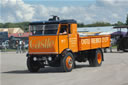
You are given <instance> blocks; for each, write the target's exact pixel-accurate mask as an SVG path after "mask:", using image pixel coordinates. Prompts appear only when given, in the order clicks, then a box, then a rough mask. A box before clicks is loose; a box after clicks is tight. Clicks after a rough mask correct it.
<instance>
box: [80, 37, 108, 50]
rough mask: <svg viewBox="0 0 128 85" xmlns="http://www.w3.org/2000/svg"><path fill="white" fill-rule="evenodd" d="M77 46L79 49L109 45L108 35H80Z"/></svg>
mask: <svg viewBox="0 0 128 85" xmlns="http://www.w3.org/2000/svg"><path fill="white" fill-rule="evenodd" d="M78 47H79V51H83V50H89V49H96V48H105V47H110V35H99V36H88V37H80V38H79V46H78Z"/></svg>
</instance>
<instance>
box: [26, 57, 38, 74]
mask: <svg viewBox="0 0 128 85" xmlns="http://www.w3.org/2000/svg"><path fill="white" fill-rule="evenodd" d="M27 67H28V70H29V71H30V72H38V70H39V69H40V63H39V62H37V61H34V60H33V57H28V58H27Z"/></svg>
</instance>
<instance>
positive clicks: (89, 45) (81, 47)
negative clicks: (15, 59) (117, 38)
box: [27, 17, 110, 72]
mask: <svg viewBox="0 0 128 85" xmlns="http://www.w3.org/2000/svg"><path fill="white" fill-rule="evenodd" d="M29 29H30V32H31V35H30V36H29V49H28V54H27V67H28V70H29V71H30V72H38V71H39V69H40V68H44V67H45V66H47V65H48V66H52V67H60V68H61V70H62V71H64V72H70V71H72V69H73V68H74V67H75V66H76V63H75V61H78V62H86V61H89V65H90V66H93V67H97V66H101V64H102V61H104V57H103V52H102V48H107V47H109V46H110V35H81V33H78V32H77V22H76V21H75V20H59V19H58V18H57V17H53V19H49V20H48V21H42V22H41V21H40V22H31V23H30V26H29Z"/></svg>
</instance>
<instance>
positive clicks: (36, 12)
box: [0, 0, 128, 23]
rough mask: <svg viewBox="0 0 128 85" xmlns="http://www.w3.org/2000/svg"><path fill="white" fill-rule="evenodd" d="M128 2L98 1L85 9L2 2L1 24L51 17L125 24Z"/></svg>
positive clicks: (15, 0) (116, 0) (21, 2)
mask: <svg viewBox="0 0 128 85" xmlns="http://www.w3.org/2000/svg"><path fill="white" fill-rule="evenodd" d="M126 2H128V0H97V3H96V4H91V5H89V6H85V7H83V6H82V7H80V6H79V7H77V6H63V7H60V8H59V7H47V6H44V5H38V4H36V5H32V4H27V3H24V2H23V1H22V0H2V2H1V3H0V7H1V9H2V10H1V14H0V16H1V17H0V22H21V21H34V20H37V21H38V20H47V19H48V18H49V16H50V15H58V16H60V17H61V18H64V19H68V18H69V19H71V18H73V19H76V20H77V21H78V22H83V23H92V22H96V21H107V22H111V23H115V22H117V21H123V22H125V18H126V14H127V13H128V7H127V3H126Z"/></svg>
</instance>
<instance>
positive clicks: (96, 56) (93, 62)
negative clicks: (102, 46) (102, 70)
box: [88, 49, 103, 67]
mask: <svg viewBox="0 0 128 85" xmlns="http://www.w3.org/2000/svg"><path fill="white" fill-rule="evenodd" d="M102 58H103V53H102V50H99V49H97V50H94V51H92V52H91V54H90V56H89V58H88V61H89V64H90V66H93V67H97V66H101V64H102V60H103V59H102Z"/></svg>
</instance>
